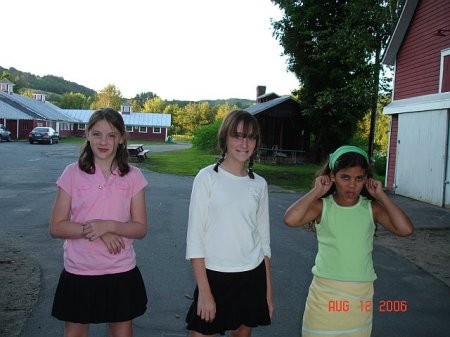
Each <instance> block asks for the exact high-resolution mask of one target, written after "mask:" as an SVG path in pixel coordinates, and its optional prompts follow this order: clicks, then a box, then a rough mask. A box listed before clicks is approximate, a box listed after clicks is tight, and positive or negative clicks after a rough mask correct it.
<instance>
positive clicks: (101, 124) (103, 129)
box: [86, 119, 123, 164]
mask: <svg viewBox="0 0 450 337" xmlns="http://www.w3.org/2000/svg"><path fill="white" fill-rule="evenodd" d="M86 138H87V140H89V142H90V144H91V149H92V152H93V153H94V161H95V162H100V161H102V162H106V163H109V164H111V163H112V161H113V160H114V157H115V156H116V151H117V146H118V145H119V144H122V142H123V137H122V136H121V135H120V132H119V130H117V129H116V128H115V127H114V126H113V125H112V124H111V123H109V122H108V121H106V120H104V119H102V120H99V121H97V122H96V123H95V124H94V125H93V126H92V128H91V129H90V130H88V131H87V132H86Z"/></svg>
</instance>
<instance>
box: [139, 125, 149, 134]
mask: <svg viewBox="0 0 450 337" xmlns="http://www.w3.org/2000/svg"><path fill="white" fill-rule="evenodd" d="M139 132H140V133H147V127H146V126H140V127H139Z"/></svg>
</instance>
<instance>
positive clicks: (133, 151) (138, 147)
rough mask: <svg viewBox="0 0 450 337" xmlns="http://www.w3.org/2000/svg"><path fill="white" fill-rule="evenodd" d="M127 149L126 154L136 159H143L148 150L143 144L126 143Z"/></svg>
mask: <svg viewBox="0 0 450 337" xmlns="http://www.w3.org/2000/svg"><path fill="white" fill-rule="evenodd" d="M127 150H128V155H129V156H130V157H134V158H137V160H138V161H144V159H145V158H147V152H149V150H145V149H144V144H128V145H127Z"/></svg>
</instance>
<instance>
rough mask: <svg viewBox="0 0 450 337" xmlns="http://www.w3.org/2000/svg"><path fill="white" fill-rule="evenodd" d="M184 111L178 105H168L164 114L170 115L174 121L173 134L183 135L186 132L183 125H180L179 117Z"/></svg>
mask: <svg viewBox="0 0 450 337" xmlns="http://www.w3.org/2000/svg"><path fill="white" fill-rule="evenodd" d="M181 112H182V109H181V108H180V107H179V106H178V104H176V103H171V104H168V105H166V107H165V108H164V111H163V113H165V114H170V115H171V120H172V126H171V127H170V132H171V134H183V133H184V132H185V130H184V128H183V124H182V123H179V116H180V114H181Z"/></svg>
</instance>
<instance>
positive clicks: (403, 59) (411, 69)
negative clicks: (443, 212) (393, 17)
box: [383, 0, 450, 207]
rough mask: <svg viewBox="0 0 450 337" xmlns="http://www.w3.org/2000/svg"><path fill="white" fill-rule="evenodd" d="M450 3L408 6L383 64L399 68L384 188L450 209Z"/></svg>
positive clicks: (430, 0)
mask: <svg viewBox="0 0 450 337" xmlns="http://www.w3.org/2000/svg"><path fill="white" fill-rule="evenodd" d="M449 13H450V1H449V0H407V1H406V3H405V6H404V9H403V12H402V14H401V16H400V19H399V21H398V23H397V26H396V28H395V31H394V33H393V35H392V37H391V40H390V42H389V45H388V48H387V50H386V52H385V55H384V59H383V63H384V64H386V65H392V66H395V68H394V69H395V72H394V90H393V96H392V102H391V103H390V104H389V105H387V106H386V107H385V108H384V111H383V113H384V114H388V115H391V118H392V119H391V127H390V137H389V151H388V165H387V171H386V187H387V188H388V189H390V190H392V191H394V192H395V193H397V194H401V195H404V196H407V197H410V198H413V199H417V200H421V201H425V202H428V203H431V204H435V205H439V206H445V207H450V162H449V158H450V149H449V143H450V139H449V133H450V128H449V118H450V116H449V115H450V15H449Z"/></svg>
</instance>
